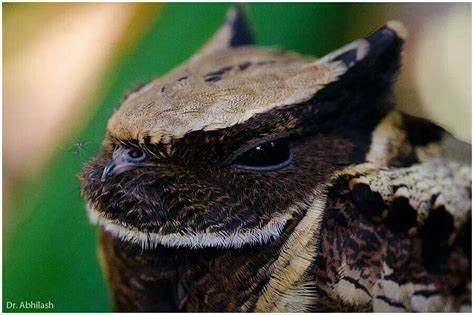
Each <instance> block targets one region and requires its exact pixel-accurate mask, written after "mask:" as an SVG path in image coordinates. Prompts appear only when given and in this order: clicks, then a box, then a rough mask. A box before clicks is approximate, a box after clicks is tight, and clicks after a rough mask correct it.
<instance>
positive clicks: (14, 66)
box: [3, 3, 471, 312]
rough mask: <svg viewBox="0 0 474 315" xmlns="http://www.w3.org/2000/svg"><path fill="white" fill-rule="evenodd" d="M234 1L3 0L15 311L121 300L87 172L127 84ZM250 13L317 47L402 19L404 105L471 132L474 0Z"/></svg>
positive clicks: (174, 53) (194, 41) (206, 28)
mask: <svg viewBox="0 0 474 315" xmlns="http://www.w3.org/2000/svg"><path fill="white" fill-rule="evenodd" d="M231 5H232V4H229V3H226V4H219V3H213V4H209V3H207V4H199V3H193V4H175V3H173V4H172V3H161V4H139V3H120V4H114V3H101V4H98V3H97V4H95V3H75V4H59V3H57V4H41V3H32V4H3V65H4V67H3V311H7V312H8V311H12V310H11V309H7V308H6V303H7V302H15V303H17V304H18V303H19V302H21V301H41V302H48V301H51V302H52V303H53V304H54V309H53V311H62V312H71V311H74V312H79V311H80V312H92V311H94V312H101V311H102V312H105V311H110V310H111V308H110V307H111V306H110V301H109V298H108V293H107V289H106V285H105V282H104V279H103V277H102V274H101V271H100V268H99V265H98V262H97V258H96V228H95V227H94V226H91V225H89V223H88V220H87V217H86V213H85V210H84V203H83V201H82V199H81V198H80V195H79V181H78V179H77V177H76V175H77V174H78V173H79V171H80V169H81V165H82V164H83V163H84V162H85V161H87V160H88V159H89V158H90V157H91V156H93V155H94V153H95V152H97V151H98V149H99V147H100V144H101V140H102V136H103V134H104V130H105V126H106V123H107V119H108V117H109V116H110V115H111V113H112V112H113V110H114V108H117V106H118V105H119V103H120V99H121V98H122V96H123V94H124V92H126V91H127V90H130V89H132V88H133V87H134V86H135V85H137V84H139V83H141V82H143V81H147V80H149V79H151V78H153V77H156V76H159V75H161V74H163V73H165V72H166V71H168V70H170V69H172V68H173V67H175V66H176V65H178V64H179V63H181V62H182V61H184V60H185V59H187V58H188V57H190V56H191V55H192V54H193V52H195V51H196V50H197V49H199V47H200V46H201V45H202V44H203V43H204V42H205V41H206V39H208V38H209V37H210V36H211V35H212V34H213V32H214V31H215V30H216V29H217V28H218V26H219V25H220V24H221V23H222V22H223V20H224V16H225V12H226V11H227V9H228V8H229V7H230V6H231ZM247 11H248V15H249V19H250V23H251V24H252V26H253V27H254V29H255V33H256V37H257V43H258V44H260V45H267V46H279V47H282V48H285V49H290V50H295V51H297V52H300V53H303V54H312V55H316V56H321V55H324V54H325V53H327V52H329V51H331V50H333V49H336V48H337V47H338V46H340V45H342V44H344V43H346V42H348V41H350V40H352V39H355V38H357V37H361V36H364V35H365V34H366V33H368V32H370V31H372V30H374V29H376V28H378V27H379V26H381V25H382V24H383V23H384V22H385V21H387V20H390V19H399V20H401V21H403V22H404V23H405V24H406V26H407V28H409V30H410V33H411V37H410V39H409V41H408V42H407V45H406V51H407V52H406V54H405V68H404V69H405V70H404V71H403V73H402V76H401V78H400V80H399V82H398V83H397V87H396V93H397V97H398V98H399V99H403V100H404V101H403V102H400V107H401V108H402V109H403V110H405V111H408V112H411V113H413V114H417V115H420V116H425V117H428V118H430V119H432V120H435V121H437V122H438V123H440V124H441V125H443V126H444V127H445V128H447V129H448V130H450V131H452V132H453V133H454V134H455V135H456V136H458V137H460V138H462V139H464V140H466V141H468V142H470V140H471V138H470V137H471V107H470V104H471V72H470V71H471V66H470V63H471V5H470V4H468V3H465V4H402V3H400V4H324V3H316V4H312V3H306V4H285V3H278V4H271V3H251V4H248V5H247ZM23 311H24V310H23ZM34 311H41V310H39V309H34Z"/></svg>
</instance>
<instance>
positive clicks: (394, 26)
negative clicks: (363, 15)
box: [385, 20, 408, 41]
mask: <svg viewBox="0 0 474 315" xmlns="http://www.w3.org/2000/svg"><path fill="white" fill-rule="evenodd" d="M385 26H386V27H387V28H389V29H391V30H392V31H393V32H394V33H395V34H396V35H397V37H398V38H400V39H401V40H404V41H405V40H406V39H407V38H408V31H407V29H406V28H405V25H403V23H402V22H400V21H395V20H392V21H388V22H387V23H386V25H385Z"/></svg>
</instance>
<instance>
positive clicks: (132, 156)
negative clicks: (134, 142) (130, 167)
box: [127, 148, 145, 162]
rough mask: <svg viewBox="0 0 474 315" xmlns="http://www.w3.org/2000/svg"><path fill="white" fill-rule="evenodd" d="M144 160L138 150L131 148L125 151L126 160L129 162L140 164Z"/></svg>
mask: <svg viewBox="0 0 474 315" xmlns="http://www.w3.org/2000/svg"><path fill="white" fill-rule="evenodd" d="M144 158H145V153H144V152H143V151H141V150H139V149H136V148H133V149H129V150H128V151H127V160H129V161H130V162H140V161H142V160H143V159H144Z"/></svg>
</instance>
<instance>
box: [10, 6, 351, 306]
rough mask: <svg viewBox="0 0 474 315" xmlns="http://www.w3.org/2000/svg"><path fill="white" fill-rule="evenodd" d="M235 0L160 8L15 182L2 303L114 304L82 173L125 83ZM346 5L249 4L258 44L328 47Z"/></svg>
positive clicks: (208, 25) (172, 62)
mask: <svg viewBox="0 0 474 315" xmlns="http://www.w3.org/2000/svg"><path fill="white" fill-rule="evenodd" d="M230 5H231V4H218V3H213V4H198V3H193V4H166V5H165V6H163V7H162V9H161V10H160V11H157V14H156V16H155V18H154V21H153V23H152V24H151V25H150V27H149V28H148V29H147V30H146V32H145V34H143V36H142V37H141V38H140V39H139V40H138V42H137V43H135V45H134V47H133V48H132V49H131V50H129V51H126V52H124V54H123V55H122V57H120V58H121V59H120V61H119V62H118V63H116V66H115V67H114V69H112V70H111V71H110V73H109V75H108V76H107V78H105V80H104V82H105V83H104V87H103V95H102V96H101V100H100V101H99V102H98V103H97V110H96V112H95V113H94V114H93V117H91V119H90V121H88V123H87V125H86V126H84V128H83V130H82V132H81V133H80V134H79V135H78V136H77V137H75V138H74V139H71V140H70V143H67V144H66V145H65V146H64V147H63V148H61V149H59V150H57V154H56V156H55V158H54V159H52V160H51V161H50V162H49V164H48V166H47V167H46V168H45V169H44V170H43V172H42V176H41V177H40V178H39V179H35V180H33V179H32V180H30V181H28V182H23V183H19V184H17V185H16V186H15V187H14V189H13V192H12V194H11V195H10V196H9V197H10V200H9V202H8V203H6V204H8V206H9V209H8V211H7V213H8V215H9V217H8V218H5V215H4V220H3V222H4V232H5V231H6V234H4V237H3V303H4V304H3V310H4V311H9V310H7V309H6V308H5V305H6V304H5V303H6V302H7V301H11V302H16V303H19V302H21V301H42V302H47V301H51V302H53V303H54V305H55V308H54V310H53V311H63V312H72V311H73V312H91V311H94V312H98V311H110V310H111V308H110V301H109V297H108V293H107V289H106V284H105V282H104V279H103V277H102V273H101V271H100V268H99V265H98V261H97V258H96V227H93V226H91V225H90V224H89V223H88V220H87V217H86V212H85V210H84V202H83V200H82V199H81V197H80V195H79V186H80V185H79V181H78V179H77V177H76V175H77V174H78V173H79V172H80V169H81V165H82V164H83V163H84V162H85V161H87V160H88V159H90V157H91V156H92V155H93V154H94V153H95V152H97V151H98V150H99V148H100V143H101V139H102V137H103V134H104V130H105V126H106V123H107V120H108V118H109V116H110V115H111V114H112V112H113V109H114V108H116V107H117V106H118V104H119V102H120V99H121V97H122V95H123V94H124V92H125V91H127V90H129V89H131V88H133V86H134V85H136V84H139V83H141V82H143V81H147V80H150V79H151V78H153V77H156V76H158V75H161V74H163V73H165V72H166V71H168V70H170V69H172V68H173V67H175V66H176V65H177V64H179V63H180V62H182V61H184V60H185V59H187V58H188V57H190V56H191V55H192V54H193V53H194V52H195V51H196V50H197V49H199V47H200V46H201V45H202V44H203V43H204V42H205V41H206V39H208V38H209V37H210V36H211V35H212V34H213V32H214V31H215V30H216V29H217V28H218V27H219V25H220V24H221V23H222V22H223V20H224V16H225V12H226V11H227V9H228V8H229V6H230ZM349 8H350V6H349V5H343V4H322V3H321V4H283V3H281V4H268V3H265V4H263V3H252V4H249V5H248V12H249V17H250V21H251V23H252V25H253V26H254V29H255V33H256V36H257V43H258V44H262V45H269V46H279V47H282V48H285V49H291V50H295V51H298V52H301V53H304V54H315V55H322V54H324V53H325V52H328V51H330V50H331V49H334V48H336V47H337V46H339V45H341V44H343V43H344V42H345V40H346V39H345V38H344V30H345V29H346V27H345V26H346V25H345V21H346V19H345V16H346V14H347V11H348V9H349ZM19 141H21V140H20V139H19ZM7 219H8V220H7ZM5 222H8V224H9V225H10V226H8V227H6V226H5ZM23 311H24V310H23ZM35 311H39V310H35Z"/></svg>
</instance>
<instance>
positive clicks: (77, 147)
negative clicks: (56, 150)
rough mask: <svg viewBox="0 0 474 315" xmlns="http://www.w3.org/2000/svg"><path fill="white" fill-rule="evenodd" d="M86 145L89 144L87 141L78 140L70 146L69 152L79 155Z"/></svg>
mask: <svg viewBox="0 0 474 315" xmlns="http://www.w3.org/2000/svg"><path fill="white" fill-rule="evenodd" d="M88 144H89V141H80V140H78V141H76V142H74V144H73V145H72V148H71V151H72V153H73V154H74V155H79V154H81V153H82V152H83V151H84V150H85V148H86V146H87V145H88Z"/></svg>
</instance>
